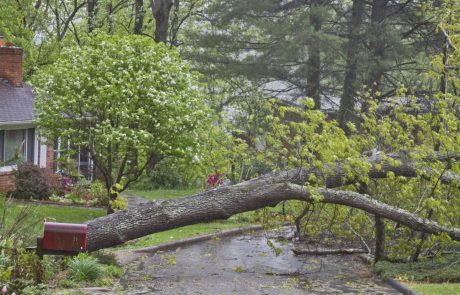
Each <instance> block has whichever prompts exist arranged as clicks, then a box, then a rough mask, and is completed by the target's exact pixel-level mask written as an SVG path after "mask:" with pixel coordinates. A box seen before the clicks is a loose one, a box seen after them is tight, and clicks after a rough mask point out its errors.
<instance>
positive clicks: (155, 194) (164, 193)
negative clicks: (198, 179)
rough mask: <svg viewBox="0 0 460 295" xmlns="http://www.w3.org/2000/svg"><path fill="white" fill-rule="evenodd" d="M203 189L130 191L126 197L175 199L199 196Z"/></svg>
mask: <svg viewBox="0 0 460 295" xmlns="http://www.w3.org/2000/svg"><path fill="white" fill-rule="evenodd" d="M201 191H202V190H201V189H197V188H192V189H157V190H149V191H146V190H128V191H126V195H130V196H139V197H143V198H145V199H148V200H158V199H174V198H179V197H185V196H190V195H194V194H197V193H199V192H201Z"/></svg>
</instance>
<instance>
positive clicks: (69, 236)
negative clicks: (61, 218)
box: [43, 222, 87, 252]
mask: <svg viewBox="0 0 460 295" xmlns="http://www.w3.org/2000/svg"><path fill="white" fill-rule="evenodd" d="M86 229H87V228H86V224H69V223H54V222H45V232H44V235H43V249H45V250H55V251H68V252H81V251H86Z"/></svg>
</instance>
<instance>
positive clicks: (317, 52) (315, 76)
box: [307, 0, 323, 109]
mask: <svg viewBox="0 0 460 295" xmlns="http://www.w3.org/2000/svg"><path fill="white" fill-rule="evenodd" d="M322 2H323V0H312V3H311V7H310V25H311V26H312V27H313V30H314V32H315V33H314V34H313V39H312V44H310V46H309V51H308V61H307V69H308V74H307V96H308V97H311V98H313V100H314V101H315V108H317V109H319V108H321V98H320V81H321V49H320V48H321V45H320V44H319V43H320V37H319V36H318V35H319V34H320V32H321V26H322V22H323V20H322V15H321V12H320V11H318V9H319V8H320V7H321V5H322Z"/></svg>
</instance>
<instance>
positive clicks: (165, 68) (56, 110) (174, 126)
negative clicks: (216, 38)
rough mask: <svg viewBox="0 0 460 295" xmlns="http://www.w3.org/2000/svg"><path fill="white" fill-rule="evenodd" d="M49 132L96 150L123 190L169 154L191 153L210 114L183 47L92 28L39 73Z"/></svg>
mask: <svg viewBox="0 0 460 295" xmlns="http://www.w3.org/2000/svg"><path fill="white" fill-rule="evenodd" d="M34 85H35V86H36V90H37V93H38V98H37V109H38V113H39V124H40V127H41V128H42V129H43V132H44V134H46V136H47V137H49V138H54V139H57V138H60V139H61V141H64V142H65V140H70V142H72V143H73V144H74V145H75V147H76V149H79V150H87V151H89V152H90V153H91V157H92V159H93V161H94V164H95V165H96V167H97V168H98V172H100V173H101V174H102V177H103V179H104V180H105V183H106V187H107V189H109V188H110V187H112V185H114V184H116V183H119V184H121V185H122V187H121V190H123V189H126V187H127V186H128V185H129V184H130V183H132V182H133V181H135V180H136V179H137V178H138V177H139V176H140V175H141V174H142V172H143V171H145V169H146V168H147V167H148V166H150V167H153V166H154V165H155V164H156V163H157V162H158V161H159V160H160V159H162V158H164V157H166V156H172V155H186V154H190V153H193V151H194V149H195V147H196V146H197V144H198V140H197V139H198V135H199V132H200V130H201V126H202V123H203V122H204V119H205V117H206V110H205V105H204V104H203V97H202V95H200V93H199V85H198V84H197V82H196V76H195V75H194V74H192V73H191V72H190V70H189V68H188V66H187V65H186V64H185V63H184V62H182V61H181V60H180V57H179V55H178V53H177V52H176V51H174V50H169V49H167V48H166V47H165V46H164V45H161V44H155V43H153V42H151V41H150V40H149V39H147V38H145V37H136V36H130V37H124V38H119V37H114V36H107V35H104V34H101V35H98V36H93V37H92V38H91V39H88V40H87V41H86V43H85V44H84V45H83V46H81V47H79V46H77V47H71V48H68V49H66V50H65V51H64V52H63V53H62V55H61V56H60V58H59V60H58V61H57V62H55V63H54V64H53V65H51V66H49V67H47V68H46V69H44V70H42V71H41V72H40V73H39V74H38V75H37V76H36V79H35V80H34Z"/></svg>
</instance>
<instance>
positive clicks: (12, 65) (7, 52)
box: [0, 36, 22, 87]
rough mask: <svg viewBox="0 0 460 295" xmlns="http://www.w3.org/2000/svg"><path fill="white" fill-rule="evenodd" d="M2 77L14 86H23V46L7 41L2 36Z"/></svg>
mask: <svg viewBox="0 0 460 295" xmlns="http://www.w3.org/2000/svg"><path fill="white" fill-rule="evenodd" d="M0 78H3V79H5V80H7V81H8V82H10V84H11V85H12V86H14V87H21V86H22V48H19V47H15V46H14V45H13V44H12V43H9V42H5V40H4V38H3V36H0Z"/></svg>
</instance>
